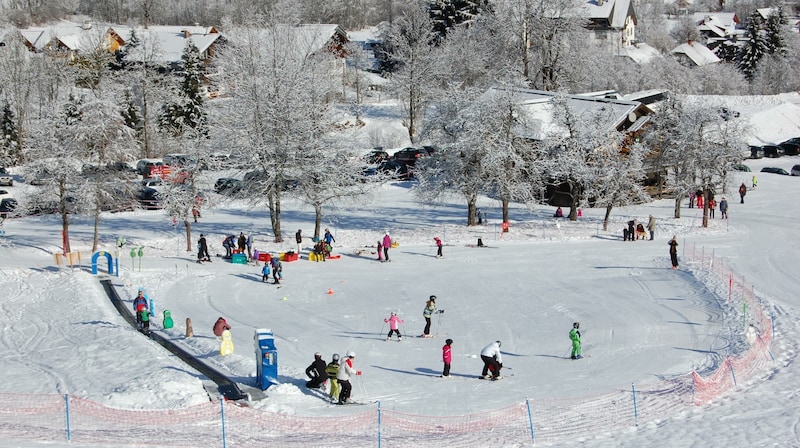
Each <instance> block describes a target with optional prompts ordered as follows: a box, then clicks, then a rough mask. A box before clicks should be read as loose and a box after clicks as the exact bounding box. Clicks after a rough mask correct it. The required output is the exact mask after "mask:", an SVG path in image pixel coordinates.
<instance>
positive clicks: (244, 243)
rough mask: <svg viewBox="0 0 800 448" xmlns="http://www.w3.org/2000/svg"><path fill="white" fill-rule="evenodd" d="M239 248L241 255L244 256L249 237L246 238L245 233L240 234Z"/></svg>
mask: <svg viewBox="0 0 800 448" xmlns="http://www.w3.org/2000/svg"><path fill="white" fill-rule="evenodd" d="M237 243H238V246H239V253H240V254H244V251H245V249H246V248H247V237H246V236H244V232H241V233H239V239H238V240H237Z"/></svg>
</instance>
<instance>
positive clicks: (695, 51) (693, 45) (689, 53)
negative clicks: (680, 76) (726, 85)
mask: <svg viewBox="0 0 800 448" xmlns="http://www.w3.org/2000/svg"><path fill="white" fill-rule="evenodd" d="M670 53H671V54H675V55H684V56H686V58H688V59H689V60H691V61H692V63H694V65H696V66H698V67H703V66H706V65H709V64H715V63H717V62H719V61H721V59H720V58H719V57H717V55H716V54H714V52H713V51H711V50H709V49H708V47H706V46H705V45H703V44H701V43H699V42H687V43H684V44H680V45H678V46H677V47H675V48H674V49H673V50H672V51H671V52H670Z"/></svg>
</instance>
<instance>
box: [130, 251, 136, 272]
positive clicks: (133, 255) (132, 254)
mask: <svg viewBox="0 0 800 448" xmlns="http://www.w3.org/2000/svg"><path fill="white" fill-rule="evenodd" d="M134 260H136V248H133V249H131V271H132V270H134V269H136V265H135V264H134V263H135V262H134Z"/></svg>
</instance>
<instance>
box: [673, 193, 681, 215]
mask: <svg viewBox="0 0 800 448" xmlns="http://www.w3.org/2000/svg"><path fill="white" fill-rule="evenodd" d="M674 216H675V219H681V196H680V195H678V196H676V197H675V213H674Z"/></svg>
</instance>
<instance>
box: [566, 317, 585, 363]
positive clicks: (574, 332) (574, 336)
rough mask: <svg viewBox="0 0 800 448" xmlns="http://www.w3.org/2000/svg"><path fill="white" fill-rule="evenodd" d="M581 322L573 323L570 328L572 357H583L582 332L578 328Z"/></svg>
mask: <svg viewBox="0 0 800 448" xmlns="http://www.w3.org/2000/svg"><path fill="white" fill-rule="evenodd" d="M580 326H581V324H580V323H579V322H575V323H573V324H572V329H571V330H569V339H570V341H572V359H581V358H583V355H581V332H580V330H578V329H579V328H580Z"/></svg>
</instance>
